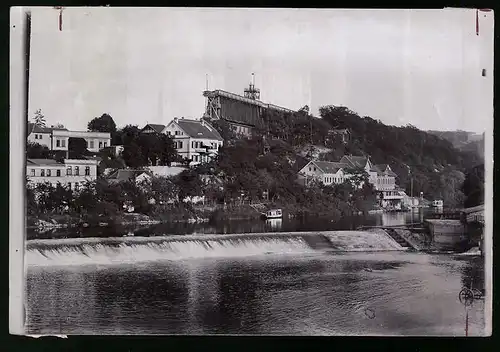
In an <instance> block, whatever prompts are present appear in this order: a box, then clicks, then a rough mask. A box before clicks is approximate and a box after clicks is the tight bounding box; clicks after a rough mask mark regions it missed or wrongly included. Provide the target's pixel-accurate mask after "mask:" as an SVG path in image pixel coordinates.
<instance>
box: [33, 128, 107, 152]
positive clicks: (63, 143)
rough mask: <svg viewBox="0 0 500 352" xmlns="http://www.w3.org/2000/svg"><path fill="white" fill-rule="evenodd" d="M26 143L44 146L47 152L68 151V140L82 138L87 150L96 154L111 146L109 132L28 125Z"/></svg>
mask: <svg viewBox="0 0 500 352" xmlns="http://www.w3.org/2000/svg"><path fill="white" fill-rule="evenodd" d="M27 132H28V141H29V142H32V143H38V144H40V145H44V146H46V147H47V148H49V150H61V151H67V150H68V143H69V138H70V137H71V138H83V139H84V140H85V141H86V142H87V149H88V150H89V151H91V152H98V151H99V150H101V149H102V148H106V147H109V146H111V134H110V133H109V132H87V131H69V130H67V129H66V128H53V127H50V128H47V127H40V126H37V125H34V124H28V131H27Z"/></svg>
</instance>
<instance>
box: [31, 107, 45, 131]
mask: <svg viewBox="0 0 500 352" xmlns="http://www.w3.org/2000/svg"><path fill="white" fill-rule="evenodd" d="M33 121H34V123H35V125H36V126H38V127H45V124H46V122H45V116H44V115H43V114H42V110H41V109H38V110H37V111H35V117H34V118H33Z"/></svg>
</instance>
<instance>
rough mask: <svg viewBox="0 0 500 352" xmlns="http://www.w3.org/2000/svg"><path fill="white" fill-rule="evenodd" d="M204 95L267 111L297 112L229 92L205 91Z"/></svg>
mask: <svg viewBox="0 0 500 352" xmlns="http://www.w3.org/2000/svg"><path fill="white" fill-rule="evenodd" d="M203 95H204V96H205V97H208V96H222V97H225V98H229V99H233V100H237V101H241V102H244V103H247V104H251V105H256V106H259V107H263V108H266V109H271V110H279V111H288V112H295V111H293V110H291V109H287V108H285V107H282V106H279V105H274V104H270V103H264V102H263V101H261V100H257V99H250V98H247V97H244V96H242V95H239V94H236V93H231V92H227V91H225V90H222V89H216V90H213V91H205V92H203Z"/></svg>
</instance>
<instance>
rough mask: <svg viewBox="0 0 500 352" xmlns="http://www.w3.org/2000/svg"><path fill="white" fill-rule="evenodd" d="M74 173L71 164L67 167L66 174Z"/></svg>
mask: <svg viewBox="0 0 500 352" xmlns="http://www.w3.org/2000/svg"><path fill="white" fill-rule="evenodd" d="M72 174H73V172H72V171H71V166H68V168H67V169H66V175H68V176H71V175H72Z"/></svg>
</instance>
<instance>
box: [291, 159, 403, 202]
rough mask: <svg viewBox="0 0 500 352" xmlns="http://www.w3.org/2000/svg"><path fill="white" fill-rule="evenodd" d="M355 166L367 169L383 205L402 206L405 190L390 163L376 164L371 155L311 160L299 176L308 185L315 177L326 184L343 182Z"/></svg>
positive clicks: (369, 180)
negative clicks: (336, 159) (401, 187)
mask: <svg viewBox="0 0 500 352" xmlns="http://www.w3.org/2000/svg"><path fill="white" fill-rule="evenodd" d="M354 168H359V169H363V170H365V171H366V173H367V174H368V182H370V183H371V184H372V185H373V188H374V189H375V191H376V192H377V196H378V198H379V204H380V205H381V206H382V207H384V208H395V209H400V208H401V203H402V200H403V198H404V192H403V191H402V190H400V189H399V188H398V187H397V185H396V177H397V175H396V174H395V173H394V172H393V171H392V170H391V167H390V166H389V165H388V164H380V165H375V164H373V163H372V162H371V160H370V157H363V156H352V155H344V156H343V157H342V158H341V159H340V161H338V162H330V161H310V162H309V163H308V164H306V165H305V166H304V167H303V168H302V169H301V170H300V171H299V177H300V178H301V179H303V180H304V181H305V184H306V185H307V184H309V183H310V181H311V180H313V179H314V180H317V181H320V182H322V183H323V184H325V185H331V184H341V183H343V182H344V181H345V180H347V179H349V178H350V177H351V176H352V175H350V173H349V172H350V170H352V169H354Z"/></svg>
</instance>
